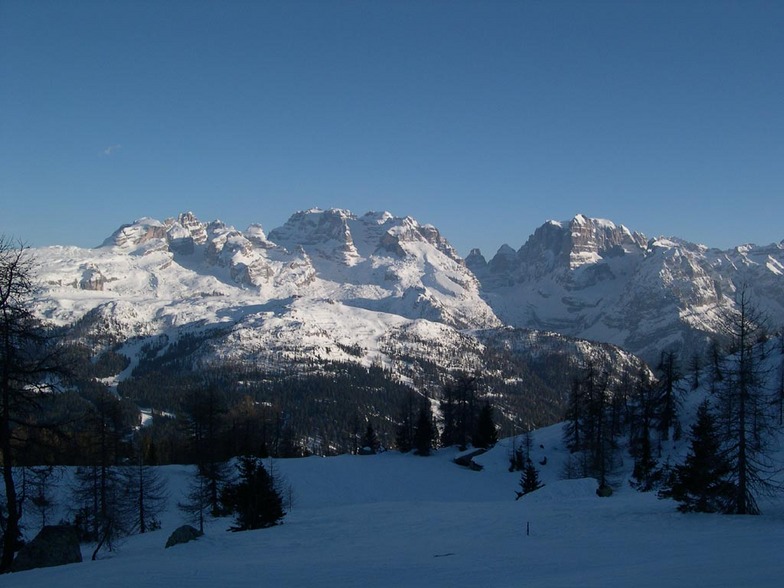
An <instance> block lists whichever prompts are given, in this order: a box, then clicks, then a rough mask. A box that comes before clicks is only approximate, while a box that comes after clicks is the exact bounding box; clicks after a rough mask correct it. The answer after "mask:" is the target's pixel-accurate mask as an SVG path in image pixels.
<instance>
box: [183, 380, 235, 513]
mask: <svg viewBox="0 0 784 588" xmlns="http://www.w3.org/2000/svg"><path fill="white" fill-rule="evenodd" d="M224 400H225V399H224V398H223V397H222V395H221V394H220V392H219V390H218V389H217V384H216V383H215V382H207V383H205V384H203V386H202V387H199V388H197V389H195V390H193V391H192V394H191V396H190V398H189V401H188V407H187V418H186V423H187V427H188V434H189V436H190V440H191V450H192V452H193V457H194V462H195V463H196V465H197V466H198V475H199V476H202V477H203V478H204V479H205V481H206V483H207V491H208V492H209V497H210V508H211V511H212V515H213V516H219V515H220V514H222V509H221V504H220V493H221V489H222V488H223V485H224V484H225V483H226V479H227V478H228V475H229V472H228V465H227V464H226V462H225V461H224V460H223V459H221V458H222V457H223V456H222V455H221V453H220V451H219V450H220V447H219V437H220V433H221V431H222V427H223V423H222V419H221V417H222V416H223V415H224V414H225V413H226V405H225V402H224Z"/></svg>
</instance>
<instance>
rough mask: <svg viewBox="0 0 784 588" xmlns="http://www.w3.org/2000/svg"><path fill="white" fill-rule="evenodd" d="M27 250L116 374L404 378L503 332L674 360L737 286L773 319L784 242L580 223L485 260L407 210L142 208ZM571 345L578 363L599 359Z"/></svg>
mask: <svg viewBox="0 0 784 588" xmlns="http://www.w3.org/2000/svg"><path fill="white" fill-rule="evenodd" d="M35 255H36V258H37V259H38V262H39V265H40V272H39V279H40V280H41V281H42V282H43V285H44V288H43V289H42V292H41V295H40V297H39V298H38V300H37V302H36V308H37V311H38V312H39V314H40V315H41V316H43V317H45V318H47V319H48V320H50V321H52V322H54V323H56V324H60V325H71V326H72V329H73V332H74V333H76V336H77V337H78V338H79V339H80V340H82V341H84V342H86V343H87V344H88V345H89V346H91V347H92V348H94V349H96V350H98V351H100V349H102V348H108V347H109V346H115V347H117V346H119V348H120V351H121V352H122V353H124V354H125V355H127V356H128V357H131V358H132V363H131V365H130V366H129V367H128V368H127V370H126V372H125V373H124V374H121V375H120V376H119V377H120V378H125V377H129V376H130V375H131V374H132V373H133V370H134V369H135V367H136V366H138V364H139V362H143V361H145V357H146V355H145V354H147V356H150V357H153V356H154V355H156V354H157V355H158V356H161V357H163V356H166V355H167V354H170V353H172V352H173V351H174V350H177V353H181V352H182V350H183V349H184V348H185V347H187V349H188V361H189V362H190V364H191V365H193V366H198V365H208V364H218V363H221V362H234V363H237V362H239V363H243V362H244V363H248V364H253V365H255V366H257V367H259V366H262V367H266V368H269V369H282V368H285V367H286V366H291V365H293V364H296V365H302V364H306V363H307V364H314V363H319V362H345V361H348V362H353V363H359V364H361V365H365V366H378V367H383V368H384V369H386V370H389V372H390V373H392V374H394V375H395V377H397V378H400V379H401V380H402V381H406V382H410V383H417V382H421V381H423V380H422V378H423V374H424V373H425V372H428V371H430V372H432V370H433V369H435V370H436V371H438V370H440V371H441V374H442V375H443V373H444V372H448V371H452V370H455V369H466V370H473V369H477V368H480V367H483V368H484V367H486V365H487V361H488V357H487V355H486V353H487V350H488V349H491V350H492V349H495V350H496V351H498V353H501V354H507V352H508V350H507V343H508V340H509V337H508V336H500V335H499V336H491V335H489V334H488V333H490V334H492V333H494V332H498V333H507V332H508V331H507V330H506V329H507V328H508V327H512V328H513V331H511V332H513V333H517V334H516V335H515V337H517V338H518V339H519V340H521V341H524V342H528V343H526V344H525V345H517V344H516V345H514V346H512V347H513V348H514V352H513V353H512V355H513V356H515V357H517V358H518V359H520V360H521V361H522V359H521V358H523V357H524V355H525V354H524V353H523V352H522V351H521V350H522V349H523V348H524V347H525V348H527V349H528V352H531V353H533V352H532V351H531V349H532V348H533V343H531V341H533V338H532V336H530V334H526V335H521V334H520V332H518V331H515V330H514V329H528V330H540V331H550V332H554V333H559V334H562V335H565V336H568V337H577V338H580V339H585V340H591V341H596V342H604V343H610V344H614V345H616V346H618V347H621V348H623V349H625V350H626V351H628V352H631V353H633V354H637V355H639V356H641V357H643V358H644V359H646V360H647V361H649V362H651V363H653V364H654V365H655V362H657V361H658V359H659V355H660V353H661V351H662V350H663V349H673V350H677V351H680V352H681V353H682V356H683V359H684V361H685V360H686V359H688V357H689V356H690V354H692V353H695V352H697V351H699V350H701V349H702V348H703V347H704V345H705V344H706V341H707V340H708V338H709V337H711V336H713V335H715V334H717V333H720V332H721V325H722V317H723V316H724V315H725V313H726V311H727V310H728V309H729V310H730V311H731V309H732V308H733V299H734V296H735V293H736V291H737V290H738V288H740V287H743V285H746V287H747V288H748V289H749V291H750V293H751V294H752V296H753V299H754V300H755V301H756V302H757V303H758V304H759V306H760V307H761V309H762V310H764V311H766V312H767V313H768V315H769V316H770V318H771V326H773V327H777V326H778V325H781V324H783V323H784V244H774V245H770V246H767V247H758V246H753V245H746V246H742V247H737V248H735V249H733V250H730V251H719V250H715V249H708V248H707V247H704V246H701V245H695V244H692V243H688V242H685V241H681V240H678V239H664V238H659V239H646V238H645V237H644V236H643V235H641V234H639V233H635V232H632V231H630V230H629V229H627V228H625V227H623V226H621V225H615V224H614V223H612V222H610V221H604V220H597V219H590V218H587V217H585V216H582V215H577V216H576V217H574V218H573V219H572V220H570V221H567V222H553V221H550V222H547V223H545V224H544V225H542V226H541V227H539V228H538V229H537V230H536V231H535V233H534V234H533V235H532V236H531V237H530V238H529V239H528V241H527V242H526V243H525V244H524V245H523V246H522V247H520V248H519V249H518V250H514V249H512V248H511V247H509V246H507V245H505V246H503V247H501V248H500V249H499V251H498V253H497V254H496V255H495V256H494V257H493V258H492V259H491V260H490V261H489V262H488V261H486V260H485V259H484V258H483V257H482V255H481V253H480V252H479V251H477V250H474V251H472V252H471V254H470V255H469V256H468V257H467V259H466V260H465V261H463V260H462V259H461V258H460V256H459V255H458V254H457V252H456V251H455V250H454V249H453V248H452V247H451V245H450V244H449V243H448V242H447V240H446V239H445V238H444V237H443V236H442V235H441V234H440V233H439V232H438V230H437V229H436V228H434V227H432V226H427V225H420V224H419V223H418V222H417V221H416V220H414V219H412V218H410V217H405V218H400V217H394V216H393V215H391V214H389V213H367V214H365V215H363V216H357V215H354V214H352V213H350V212H348V211H345V210H338V209H333V210H316V209H314V210H308V211H304V212H298V213H296V214H294V215H293V216H292V217H291V218H290V219H289V220H288V221H287V222H286V223H285V224H284V225H283V226H282V227H279V228H276V229H274V230H272V231H270V232H269V233H268V234H267V233H265V231H264V230H263V229H262V227H261V226H260V225H257V224H256V225H251V226H250V227H249V228H247V229H246V230H244V231H240V230H237V229H235V228H234V227H231V226H228V225H226V224H225V223H222V222H220V221H217V220H216V221H212V222H202V221H200V220H199V219H198V218H196V217H195V216H194V215H193V214H191V213H184V214H181V215H180V216H178V217H177V218H170V219H166V220H164V221H159V220H155V219H149V218H144V219H140V220H138V221H136V222H134V223H131V224H129V225H126V226H123V227H121V228H120V229H118V230H117V231H116V232H115V233H114V234H113V235H112V236H111V237H109V238H108V239H107V240H106V241H105V242H104V243H103V245H102V246H100V247H98V248H95V249H80V248H73V247H49V248H42V249H38V250H36V251H35ZM499 329H501V330H500V331H499ZM480 333H481V334H480ZM182 341H186V342H187V346H186V345H181V342H182ZM499 341H505V342H504V343H503V344H501V343H498V344H496V343H497V342H499ZM539 341H541V339H539ZM552 341H555V342H556V343H555V344H554V345H555V347H560V348H561V349H562V350H563V349H564V348H565V343H564V342H565V341H566V340H565V339H559V338H555V339H552ZM570 345H571V343H570ZM585 345H587V346H588V347H583V348H581V349H582V350H583V351H582V352H581V353H583V354H586V357H587V356H590V355H591V354H592V353H599V352H598V351H597V350H596V349H597V348H596V346H594V348H593V351H592V350H591V346H590V345H589V344H587V343H586V344H585ZM151 349H153V350H155V352H154V353H153V352H152V351H150V350H151ZM528 352H527V353H528ZM553 352H554V347H553V346H549V347H548V348H547V351H546V353H547V354H551V355H552V353H553ZM150 354H152V355H150ZM148 359H149V357H148ZM529 359H530V358H529ZM529 359H526V360H525V361H529ZM619 361H621V363H628V361H631V360H628V361H627V360H626V359H622V360H619ZM504 369H506V368H503V369H501V368H499V369H498V370H497V371H498V374H496V375H497V376H498V377H499V378H500V380H499V381H501V380H503V378H504V374H503V371H504ZM431 376H432V377H431V379H430V381H431V382H434V383H437V382H439V381H441V380H440V378H441V377H442V376H439V375H434V374H433V373H431Z"/></svg>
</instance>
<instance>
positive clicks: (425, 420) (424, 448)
mask: <svg viewBox="0 0 784 588" xmlns="http://www.w3.org/2000/svg"><path fill="white" fill-rule="evenodd" d="M435 433H436V430H435V427H434V426H433V414H432V413H431V411H430V405H429V404H426V403H422V405H421V406H420V407H419V416H418V417H417V422H416V428H415V429H414V449H415V450H416V454H417V455H421V456H428V455H430V451H431V450H432V448H433V438H434V437H435Z"/></svg>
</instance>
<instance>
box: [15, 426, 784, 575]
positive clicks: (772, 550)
mask: <svg viewBox="0 0 784 588" xmlns="http://www.w3.org/2000/svg"><path fill="white" fill-rule="evenodd" d="M683 443H685V441H684V442H683ZM540 445H541V446H543V447H540ZM508 452H509V440H504V441H502V442H500V443H499V445H498V446H497V447H496V448H495V449H493V450H491V451H490V452H488V453H487V454H485V455H482V456H480V457H478V458H476V461H477V462H478V463H481V464H482V465H484V469H483V470H482V471H472V470H469V469H467V468H463V467H460V466H457V465H455V464H454V463H453V462H452V459H453V458H454V457H455V456H456V455H457V453H456V451H455V450H452V449H447V450H440V451H438V452H437V453H436V454H435V455H433V456H431V457H428V458H421V457H417V456H413V455H401V454H399V453H396V452H387V453H384V454H380V455H376V456H340V457H332V458H320V457H311V458H306V459H296V460H280V461H276V462H275V464H274V467H275V468H276V470H277V471H278V472H279V473H280V474H282V475H283V476H284V477H285V479H286V481H287V483H288V484H290V485H291V487H292V488H293V508H292V509H291V511H290V512H289V514H288V515H287V516H286V518H285V519H284V523H283V524H282V525H280V526H277V527H274V528H271V529H263V530H259V531H248V532H243V533H229V532H226V528H227V527H228V526H229V525H230V520H229V519H219V520H215V521H213V522H211V523H210V525H209V528H208V529H207V533H206V535H205V536H204V537H202V538H201V539H199V540H198V541H194V542H191V543H187V544H184V545H179V546H175V547H173V548H170V549H164V544H165V542H166V539H167V537H168V535H169V534H170V532H171V531H172V530H173V529H174V528H176V527H177V526H179V525H180V524H182V523H183V522H184V521H183V519H182V517H181V515H180V513H179V512H178V511H177V509H176V508H175V507H174V505H175V504H176V501H177V500H178V499H180V498H181V492H182V488H183V487H184V485H185V481H186V480H187V476H188V472H189V468H187V467H184V466H166V467H164V468H162V470H163V472H164V473H165V476H166V478H167V479H168V481H169V487H170V492H171V494H172V496H171V499H170V501H169V502H170V508H169V510H168V511H167V513H166V514H165V516H164V517H163V521H162V522H163V528H162V529H161V530H159V531H155V532H152V533H147V534H145V535H142V536H136V537H131V538H129V539H128V540H127V541H126V542H125V543H124V544H123V545H122V546H121V547H120V549H119V551H117V552H115V553H111V554H104V555H102V556H101V559H100V560H99V561H96V562H93V561H85V562H84V563H81V564H74V565H69V566H62V567H58V568H49V569H40V570H32V571H29V572H21V573H16V574H11V575H6V576H3V577H2V579H1V580H0V585H2V586H4V587H6V586H7V587H9V588H10V587H38V586H101V587H105V588H110V587H126V586H129V587H130V586H133V587H139V586H189V587H201V586H205V587H206V586H210V587H212V586H221V587H223V586H278V587H280V586H340V587H350V586H362V587H368V586H390V587H391V586H396V587H397V586H412V587H414V586H449V587H455V586H525V587H531V586H564V587H565V586H579V587H581V588H583V587H589V586H597V587H598V586H601V587H605V586H608V585H609V586H635V587H637V588H641V587H646V586H651V587H654V586H655V587H656V588H661V587H663V586H689V585H691V586H711V587H717V586H726V587H733V588H734V587H740V586H748V587H751V586H754V587H764V586H776V587H778V586H781V583H782V577H783V576H784V560H782V557H781V546H782V545H784V501H782V500H780V499H778V500H776V501H769V502H763V503H762V504H761V506H762V509H763V515H762V516H756V517H754V516H746V517H743V516H723V515H704V514H688V515H684V514H680V513H678V512H676V510H675V505H674V503H672V502H670V501H665V500H658V499H657V498H656V496H655V495H654V494H640V493H637V492H636V491H634V490H632V489H631V488H629V487H628V484H626V481H625V479H626V477H628V476H624V475H623V474H618V476H617V481H618V482H619V483H620V487H619V489H617V490H616V493H615V494H614V495H613V496H612V497H610V498H598V497H597V496H596V495H595V489H596V482H595V481H594V480H590V479H585V480H561V479H560V477H561V476H560V474H561V468H562V465H563V460H564V457H565V452H564V450H563V448H562V443H561V440H560V427H559V426H554V427H550V428H548V429H544V430H541V431H538V432H536V433H535V436H534V451H533V456H534V458H535V460H536V461H540V460H541V459H542V458H543V457H545V456H546V457H547V458H548V459H547V464H546V465H544V466H539V469H540V473H541V477H542V480H543V481H544V482H545V483H546V485H545V487H544V488H542V489H540V490H538V491H537V492H535V493H532V494H529V495H527V496H525V497H523V498H522V499H521V500H519V501H515V500H514V496H515V490H516V489H517V488H518V481H519V478H520V474H519V473H509V472H508V471H507V456H508ZM626 466H627V470H628V468H630V467H631V463H627V464H626ZM527 530H529V532H527ZM89 553H90V550H89V546H85V548H84V554H85V558H86V559H89Z"/></svg>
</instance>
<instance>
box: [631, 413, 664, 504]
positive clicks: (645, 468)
mask: <svg viewBox="0 0 784 588" xmlns="http://www.w3.org/2000/svg"><path fill="white" fill-rule="evenodd" d="M637 452H638V453H637V457H635V459H634V470H633V471H632V479H631V481H630V484H631V486H632V488H635V489H637V490H639V491H640V492H650V491H651V490H653V489H654V488H655V487H656V485H657V483H658V482H659V480H660V478H661V473H660V472H659V470H658V469H657V467H656V466H657V463H656V460H655V459H653V453H652V451H651V438H650V431H649V429H648V426H647V425H643V428H642V430H641V431H640V437H639V439H638V441H637Z"/></svg>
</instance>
